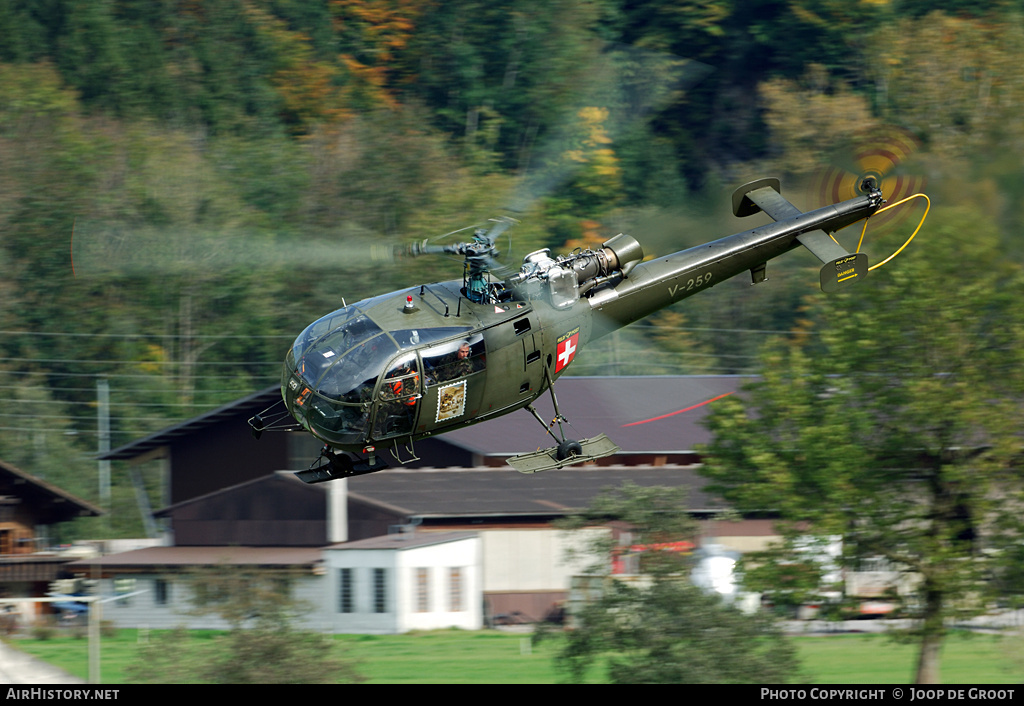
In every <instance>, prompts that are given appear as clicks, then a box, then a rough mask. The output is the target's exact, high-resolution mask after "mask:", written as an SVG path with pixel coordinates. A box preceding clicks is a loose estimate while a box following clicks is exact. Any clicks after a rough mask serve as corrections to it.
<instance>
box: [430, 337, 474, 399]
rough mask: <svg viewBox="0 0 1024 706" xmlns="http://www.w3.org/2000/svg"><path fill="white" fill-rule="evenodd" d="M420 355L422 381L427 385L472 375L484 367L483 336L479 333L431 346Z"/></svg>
mask: <svg viewBox="0 0 1024 706" xmlns="http://www.w3.org/2000/svg"><path fill="white" fill-rule="evenodd" d="M421 355H422V356H423V375H424V381H425V382H426V384H427V386H428V387H429V386H432V385H440V384H442V383H445V382H448V381H449V380H456V379H458V378H463V377H466V376H467V375H472V374H473V373H476V372H480V371H481V370H483V369H484V368H485V367H486V355H485V353H484V337H483V336H482V335H481V334H476V335H474V336H470V337H468V338H463V339H457V340H454V341H448V342H446V343H442V344H440V345H437V346H432V347H430V348H427V349H425V350H424V351H423V352H422V354H421Z"/></svg>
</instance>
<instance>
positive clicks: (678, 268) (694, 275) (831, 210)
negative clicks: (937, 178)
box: [588, 180, 883, 338]
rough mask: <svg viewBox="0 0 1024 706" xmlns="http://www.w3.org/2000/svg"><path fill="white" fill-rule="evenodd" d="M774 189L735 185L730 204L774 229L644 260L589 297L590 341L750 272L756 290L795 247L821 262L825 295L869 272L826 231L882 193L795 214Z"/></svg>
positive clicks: (866, 213) (872, 205)
mask: <svg viewBox="0 0 1024 706" xmlns="http://www.w3.org/2000/svg"><path fill="white" fill-rule="evenodd" d="M777 184H778V180H761V181H760V182H754V183H753V184H752V185H747V186H746V187H741V189H740V190H739V191H738V196H737V197H736V198H735V200H734V206H735V209H734V210H735V212H736V213H737V215H740V216H746V215H752V214H754V213H757V212H758V211H761V210H764V211H765V212H767V213H768V215H770V216H775V217H776V222H775V223H770V224H767V225H762V226H758V227H756V228H752V229H751V230H748V231H744V232H742V233H736V234H735V235H729V236H726V237H724V238H720V239H718V240H714V241H712V242H710V243H705V244H703V245H698V246H696V247H693V248H689V249H687V250H681V251H679V252H676V253H672V254H671V255H666V256H664V257H660V258H657V259H655V260H649V261H646V262H642V263H640V264H638V265H637V266H636V267H635V268H634V269H633V271H632V272H631V273H630V274H629V276H628V277H626V278H624V279H622V280H621V281H619V282H618V283H617V284H615V285H614V286H611V287H605V288H601V289H599V290H597V291H595V292H593V293H592V294H590V295H589V296H588V299H589V301H590V305H591V307H593V308H594V309H595V310H598V311H601V313H602V314H603V316H602V317H601V318H600V323H596V324H595V326H594V331H593V335H592V338H598V337H600V336H603V335H605V334H607V333H610V332H611V331H614V330H615V329H617V328H620V327H622V326H626V325H628V324H631V323H633V322H634V321H637V320H639V319H641V318H643V317H645V316H647V315H648V314H650V313H652V312H654V311H657V310H658V309H661V308H663V307H666V306H669V305H671V304H673V303H675V302H677V301H679V300H680V299H684V298H686V297H689V296H691V295H693V294H696V293H697V292H699V291H703V290H705V289H708V288H709V287H713V286H714V285H716V284H718V283H719V282H724V281H725V280H727V279H729V278H731V277H734V276H736V275H738V274H741V273H742V272H745V271H749V272H750V273H751V276H752V280H753V282H754V283H755V284H756V283H757V282H760V281H762V280H764V279H765V269H766V267H765V265H766V263H767V262H768V260H771V259H773V258H775V257H778V256H780V255H782V254H784V253H786V252H789V251H790V250H792V249H794V248H796V247H799V246H801V245H803V246H804V247H806V248H807V249H808V250H810V251H811V252H812V253H814V254H815V255H816V256H817V257H818V258H819V259H821V260H822V261H823V262H824V263H825V265H824V266H823V267H822V268H821V286H822V289H823V290H824V291H826V292H832V291H835V290H836V289H838V288H839V287H841V286H844V285H847V284H850V283H852V282H854V281H857V280H858V279H860V278H861V277H862V276H863V274H864V273H865V272H866V271H867V256H866V255H864V254H863V253H855V254H850V253H847V252H846V250H844V249H843V248H842V247H841V246H840V245H839V244H838V243H837V242H836V241H835V240H834V239H833V238H832V236H831V235H830V233H834V232H835V231H838V230H840V229H842V228H845V227H847V226H849V225H852V224H853V223H856V222H857V221H861V220H863V219H865V218H868V217H870V216H872V215H873V214H874V213H875V212H876V211H877V210H878V209H879V208H880V207H881V205H882V203H883V199H882V195H881V193H880V192H878V191H877V190H871V191H869V192H868V193H866V194H864V195H861V196H857V197H855V198H852V199H849V200H847V201H841V202H839V203H835V204H832V205H831V206H826V207H824V208H819V209H816V210H814V211H807V212H801V211H800V210H799V209H797V208H796V207H795V206H793V205H792V204H790V203H789V202H788V201H786V200H785V199H783V198H782V197H781V195H780V194H779V193H778V191H777V189H776V188H775V185H777ZM752 186H753V188H751V187H752Z"/></svg>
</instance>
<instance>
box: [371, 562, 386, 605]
mask: <svg viewBox="0 0 1024 706" xmlns="http://www.w3.org/2000/svg"><path fill="white" fill-rule="evenodd" d="M373 612H374V613H387V612H388V570H387V569H374V570H373Z"/></svg>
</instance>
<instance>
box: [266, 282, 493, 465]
mask: <svg viewBox="0 0 1024 706" xmlns="http://www.w3.org/2000/svg"><path fill="white" fill-rule="evenodd" d="M371 302H372V303H374V304H376V302H375V301H374V300H367V301H365V302H360V304H355V305H352V306H348V307H345V308H344V309H339V310H338V311H335V312H332V313H331V314H328V315H327V316H324V317H323V318H321V319H318V320H317V321H314V322H313V323H312V324H310V325H309V326H308V327H307V328H306V330H305V331H303V332H302V333H301V334H300V335H299V337H298V338H296V339H295V343H294V344H293V345H292V348H291V350H290V351H289V352H288V355H287V357H286V358H285V365H284V370H283V372H282V378H281V394H282V396H283V397H284V401H285V404H286V405H287V407H288V410H289V412H291V413H292V415H293V416H294V417H295V418H296V419H298V420H299V421H300V422H301V423H302V425H303V426H304V427H305V428H306V429H308V430H309V431H310V432H312V433H313V434H314V435H315V436H317V437H318V438H320V439H321V440H323V441H325V442H327V443H329V444H332V445H335V446H339V447H344V446H358V445H361V444H364V443H365V442H366V440H368V439H370V438H374V439H378V438H385V437H388V436H394V435H396V434H397V433H409V432H411V422H410V423H409V428H408V429H406V428H405V427H404V426H398V427H396V426H395V425H394V423H391V424H390V425H389V424H388V423H387V422H388V416H387V415H386V414H385V413H384V412H383V411H381V413H380V414H378V415H377V417H378V421H377V423H375V424H374V427H373V429H372V433H371V428H370V418H371V415H372V413H373V406H374V403H375V402H376V403H377V404H378V407H381V409H382V410H383V408H384V406H387V407H389V408H392V407H396V406H397V409H399V410H401V405H406V406H408V407H412V406H413V405H414V403H415V400H416V399H417V398H418V397H419V394H418V392H419V389H420V385H421V384H422V383H421V381H420V378H419V366H420V364H419V361H418V354H417V351H418V350H419V349H420V348H427V347H430V346H433V345H434V344H436V343H438V342H440V341H444V340H445V339H452V338H455V339H458V338H460V337H465V336H466V335H467V333H468V332H469V330H470V328H469V327H468V326H443V327H434V328H426V329H405V330H397V331H384V330H383V329H382V328H381V327H380V326H378V325H377V324H376V323H375V322H374V321H373V320H372V319H371V318H370V317H369V316H368V315H367V314H366V311H365V310H364V308H365V309H368V308H370V307H369V306H367V304H369V303H371ZM454 347H455V348H457V347H458V346H457V345H456V346H454ZM410 349H412V350H410ZM478 349H479V353H482V349H483V342H482V340H481V341H480V342H479V345H478ZM385 371H386V375H382V374H384V373H385ZM385 378H386V379H385ZM378 385H380V389H379V391H377V388H378ZM375 391H377V394H376V395H375ZM408 412H409V413H407V414H405V415H404V417H405V418H406V419H411V416H412V415H411V412H412V410H411V409H409V410H408ZM396 416H398V415H396ZM396 429H397V430H398V431H396Z"/></svg>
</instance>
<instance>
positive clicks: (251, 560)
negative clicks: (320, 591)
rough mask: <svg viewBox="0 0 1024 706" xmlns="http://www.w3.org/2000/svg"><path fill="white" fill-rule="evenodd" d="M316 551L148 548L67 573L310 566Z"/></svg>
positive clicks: (73, 565)
mask: <svg viewBox="0 0 1024 706" xmlns="http://www.w3.org/2000/svg"><path fill="white" fill-rule="evenodd" d="M319 561H320V548H319V547H148V548H146V549H136V550H134V551H130V552H121V553H120V554H110V555H109V556H104V557H99V558H94V559H80V560H78V561H72V562H69V563H68V564H67V567H68V568H69V569H85V568H93V567H96V568H100V569H114V568H129V567H135V568H143V567H148V566H216V565H218V564H224V565H226V566H236V565H243V566H312V565H314V564H316V563H318V562H319Z"/></svg>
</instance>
